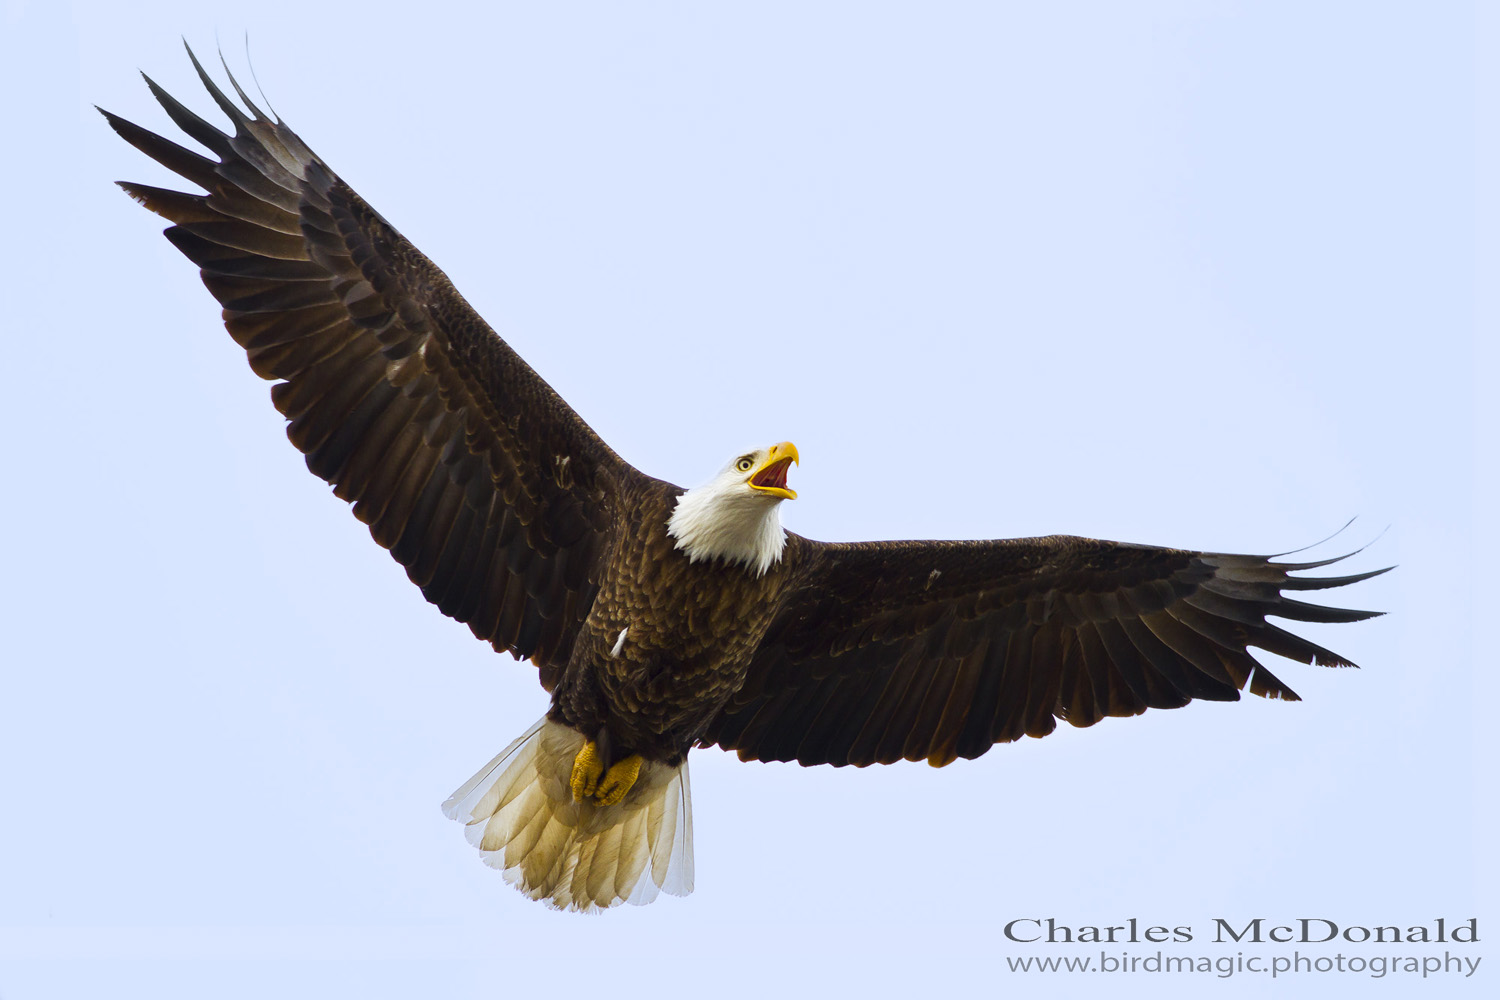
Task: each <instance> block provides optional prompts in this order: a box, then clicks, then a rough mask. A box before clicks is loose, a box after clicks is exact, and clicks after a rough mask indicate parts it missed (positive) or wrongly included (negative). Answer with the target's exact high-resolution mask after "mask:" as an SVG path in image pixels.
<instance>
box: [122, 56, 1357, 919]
mask: <svg viewBox="0 0 1500 1000" xmlns="http://www.w3.org/2000/svg"><path fill="white" fill-rule="evenodd" d="M188 55H189V57H190V58H192V59H193V65H194V66H195V67H196V69H197V71H198V75H199V77H200V78H201V79H202V81H203V84H204V86H205V87H206V88H207V89H208V92H209V93H210V94H211V95H212V97H213V99H214V101H215V102H217V104H218V105H219V107H220V108H221V109H222V110H223V112H224V114H225V115H227V116H228V118H229V120H230V122H231V123H232V125H233V131H232V133H231V134H226V133H224V132H222V131H220V130H219V129H218V128H216V127H215V126H214V125H212V124H210V123H208V122H206V121H205V120H204V119H202V118H200V117H199V116H198V115H196V114H194V113H193V112H192V111H190V110H188V108H187V107H186V106H184V105H183V104H181V103H180V102H178V101H177V100H176V99H175V98H173V97H172V96H171V95H169V94H168V93H166V92H165V91H164V90H162V88H160V87H159V86H157V85H156V83H154V82H153V81H152V80H151V79H150V78H149V77H147V78H146V83H147V86H149V87H150V88H151V92H152V93H153V94H154V95H155V97H156V99H157V100H158V101H159V102H160V103H161V105H162V107H163V108H164V109H165V110H166V113H167V116H168V117H170V118H171V119H172V121H173V122H175V123H176V124H177V126H178V127H179V128H181V129H182V131H183V132H185V133H187V135H189V136H190V137H192V138H193V139H195V140H196V141H197V142H198V143H199V144H201V145H202V146H203V147H204V148H206V149H207V150H208V151H209V152H210V153H212V154H213V156H214V157H216V158H217V159H213V158H209V157H206V156H203V155H201V154H200V153H198V152H195V151H192V150H189V149H187V148H185V147H183V146H180V145H178V144H177V143H175V142H172V141H170V140H168V139H165V138H163V137H162V136H160V135H157V134H155V133H153V132H150V131H147V130H146V129H144V128H141V127H140V126H138V125H135V124H132V123H131V122H129V121H126V120H124V119H122V118H119V117H117V116H115V115H112V114H110V113H109V112H103V113H104V116H105V118H107V119H108V121H109V124H110V125H111V126H112V127H113V128H114V130H115V131H116V132H117V133H119V135H120V136H121V137H122V138H124V139H125V141H126V142H129V143H130V144H131V145H133V146H134V147H136V148H137V149H138V150H140V151H141V152H143V153H145V154H146V155H147V156H149V157H151V158H152V159H154V160H156V161H157V162H159V163H161V164H162V165H164V166H166V167H168V168H169V169H171V170H173V171H175V172H176V173H177V174H180V175H181V176H182V177H183V178H184V179H185V180H187V181H189V182H191V183H192V184H194V185H196V186H197V187H199V188H201V189H202V190H203V191H205V192H206V193H205V194H186V193H181V192H178V191H173V190H167V189H164V188H159V187H153V186H149V185H146V184H136V183H122V184H121V187H123V188H124V189H125V191H126V192H127V193H129V194H130V195H131V196H132V197H133V198H135V199H136V200H137V201H139V202H140V203H141V204H143V205H145V206H146V207H147V208H149V209H151V210H152V211H153V212H156V213H158V214H160V215H162V216H165V217H166V218H167V219H169V220H171V222H172V223H173V225H172V226H171V228H169V229H167V230H166V236H167V239H169V240H170V241H171V242H172V244H173V245H174V246H176V247H177V249H179V250H181V251H182V253H183V254H185V255H186V256H187V257H188V258H189V259H190V260H192V261H193V263H195V264H197V265H198V267H199V268H200V269H201V274H202V277H203V283H204V284H205V285H207V286H208V290H209V291H210V292H212V293H213V295H214V297H215V298H217V299H218V300H219V302H220V303H221V304H222V305H223V307H224V311H223V316H224V323H225V325H226V326H227V327H228V329H229V334H230V336H232V337H233V338H234V340H235V342H236V343H238V344H239V345H240V346H241V347H242V348H244V349H245V351H246V353H247V354H248V356H249V360H250V367H251V368H252V369H254V371H255V373H256V374H257V375H259V376H261V377H262V378H265V379H270V380H273V381H274V382H275V383H276V384H275V386H274V387H273V388H272V390H271V399H272V401H273V402H274V403H275V405H276V408H277V409H278V410H280V411H281V413H282V414H283V415H285V417H286V419H287V420H288V422H289V423H288V426H287V436H288V437H290V438H291V441H292V444H294V445H296V446H297V448H298V449H299V450H300V451H301V452H302V453H303V454H304V455H305V456H306V459H307V466H308V468H309V469H311V470H312V471H313V473H315V474H316V475H318V476H320V477H322V478H323V479H325V480H327V481H328V482H329V483H331V484H332V485H333V492H334V493H335V494H336V495H337V496H339V497H341V498H342V499H344V500H346V501H348V502H349V503H350V504H352V505H353V507H354V516H355V517H357V518H359V519H360V520H361V521H363V522H364V523H365V524H367V525H368V526H369V529H370V534H371V535H372V536H374V539H375V541H376V542H378V543H379V544H381V545H382V546H384V547H385V548H387V549H389V550H390V552H391V555H393V556H394V557H395V558H396V561H397V562H399V563H401V565H402V566H404V567H406V572H407V575H408V576H409V577H410V578H411V580H412V582H413V583H415V584H416V585H417V586H418V587H420V588H421V589H422V594H423V596H425V597H426V598H427V600H429V601H431V602H432V603H433V604H435V605H437V607H438V609H439V610H440V611H442V612H443V613H444V614H445V615H448V616H449V617H452V618H456V619H457V620H459V621H461V622H463V623H465V624H467V625H468V626H469V628H470V629H471V630H472V631H473V633H474V635H475V636H477V637H478V638H480V639H482V640H484V641H485V642H488V643H490V644H492V645H493V646H494V648H495V649H496V650H503V651H506V652H509V653H510V654H511V655H513V656H515V657H517V658H518V659H528V660H530V661H531V662H532V663H533V664H534V665H535V666H536V668H537V670H538V673H539V674H540V680H541V683H542V687H543V688H544V689H545V690H546V691H548V692H549V693H550V694H551V704H550V706H549V707H548V709H547V712H546V715H545V716H543V718H542V719H541V720H540V721H538V722H537V723H536V724H535V725H534V726H532V727H531V728H530V729H529V730H527V731H526V732H525V733H523V734H522V735H521V736H520V738H518V739H517V740H516V741H515V742H513V743H512V744H511V745H510V746H508V747H507V748H506V749H504V750H503V751H501V753H500V754H499V755H498V756H496V757H495V759H494V760H492V761H490V763H489V764H487V765H486V766H485V767H484V768H483V769H482V770H480V772H479V773H478V774H476V775H474V777H473V778H471V779H470V780H469V781H468V782H467V783H465V784H464V785H463V786H462V787H461V788H459V789H458V790H457V791H456V792H454V793H453V796H452V797H451V798H450V799H449V800H448V801H447V802H446V803H444V806H443V808H444V811H445V812H446V813H447V815H449V816H450V817H452V818H454V819H456V820H459V821H460V822H462V823H463V824H465V827H466V832H467V835H468V839H469V841H470V842H471V843H472V844H473V845H474V846H475V847H477V848H478V849H479V850H480V852H481V853H482V855H483V858H484V860H485V862H486V863H487V864H489V865H491V866H493V867H495V868H498V869H500V870H501V871H502V872H504V874H505V877H506V879H507V880H508V881H510V882H512V883H513V884H515V885H516V886H517V887H518V888H519V889H520V890H521V891H522V892H524V893H526V894H527V895H528V896H530V897H532V898H533V899H540V900H545V901H547V902H548V903H550V904H551V905H553V906H557V907H561V908H564V909H574V910H595V909H600V908H604V907H610V906H614V905H616V904H618V903H621V902H629V903H637V904H639V903H646V902H650V901H651V900H652V899H654V898H655V897H656V895H657V894H658V892H659V891H663V890H664V891H666V892H669V893H675V894H678V895H685V894H687V893H688V892H690V891H691V890H692V887H693V855H692V820H691V814H690V794H689V788H688V773H687V757H688V753H689V751H690V750H692V749H693V748H694V747H708V746H715V745H717V746H720V747H723V748H724V749H726V750H733V751H735V752H736V753H738V754H739V756H740V759H742V760H747V761H748V760H767V761H771V760H774V761H797V762H798V763H800V764H804V765H814V764H832V765H834V766H835V767H841V766H844V765H846V764H853V765H855V766H856V767H863V766H865V765H868V764H877V763H878V764H889V763H892V762H895V761H898V760H911V761H918V760H926V761H927V762H928V763H930V764H933V765H935V766H939V767H941V766H942V765H944V764H947V763H949V762H950V761H952V760H954V759H955V758H958V757H968V758H972V757H978V756H979V755H980V754H982V753H984V752H985V751H987V750H988V749H989V748H990V747H991V746H993V745H994V744H996V743H1006V742H1010V741H1012V740H1016V739H1019V738H1020V737H1022V736H1034V737H1041V736H1046V735H1047V734H1048V733H1050V732H1052V730H1053V728H1054V727H1055V726H1056V725H1057V720H1059V719H1062V720H1065V721H1066V722H1068V723H1070V724H1072V725H1074V726H1092V725H1093V724H1094V723H1096V722H1098V721H1099V720H1100V719H1102V718H1104V717H1105V716H1129V715H1138V714H1140V713H1141V712H1143V711H1145V710H1146V709H1148V708H1177V707H1180V706H1182V705H1186V704H1187V703H1188V702H1190V701H1192V700H1194V699H1198V698H1201V699H1210V700H1216V701H1233V700H1236V699H1238V698H1239V693H1240V691H1241V690H1242V689H1244V688H1245V687H1247V686H1248V687H1249V689H1250V691H1251V692H1252V693H1254V694H1257V695H1261V696H1264V697H1270V698H1286V699H1295V698H1296V697H1297V695H1296V694H1295V693H1294V692H1293V691H1292V690H1291V688H1289V687H1288V686H1287V685H1286V684H1284V683H1283V682H1282V681H1281V680H1280V679H1279V678H1278V677H1276V676H1275V675H1274V674H1272V673H1271V671H1270V670H1268V669H1267V668H1266V667H1265V666H1264V665H1263V664H1261V663H1260V662H1258V661H1257V660H1256V659H1255V658H1254V657H1252V656H1251V654H1250V653H1249V651H1248V647H1251V646H1254V647H1256V648H1258V649H1261V650H1265V651H1267V652H1270V653H1275V654H1278V655H1281V656H1285V657H1289V658H1291V659H1293V660H1300V661H1302V662H1303V663H1318V664H1322V665H1330V666H1349V665H1351V664H1349V662H1348V661H1347V660H1345V659H1343V658H1342V657H1340V656H1338V655H1337V654H1335V653H1333V652H1330V651H1329V650H1327V649H1324V648H1322V647H1321V646H1318V645H1316V644H1314V643H1312V642H1309V641H1307V640H1306V639H1303V638H1300V637H1298V636H1297V635H1294V634H1293V633H1291V632H1288V631H1286V630H1284V629H1282V628H1280V627H1278V626H1277V625H1274V624H1272V623H1271V622H1269V621H1267V618H1268V617H1275V618H1280V619H1291V620H1293V621H1303V622H1352V621H1359V620H1361V619H1364V618H1368V617H1371V616H1372V614H1373V612H1366V611H1346V610H1342V609H1338V608H1330V607H1325V606H1322V605H1317V604H1309V603H1306V602H1303V601H1299V600H1295V599H1293V598H1290V597H1287V596H1285V592H1288V591H1290V592H1297V591H1305V590H1320V589H1324V588H1329V587H1340V586H1343V585H1345V584H1350V583H1354V582H1356V581H1358V580H1364V579H1367V578H1369V577H1372V576H1375V575H1376V574H1377V573H1381V572H1384V570H1375V571H1373V572H1368V573H1357V574H1353V575H1348V576H1323V577H1308V576H1293V575H1292V574H1293V573H1296V572H1298V571H1303V570H1310V569H1313V568H1315V567H1319V566H1325V565H1327V564H1329V563H1333V562H1337V561H1338V560H1337V559H1325V560H1321V561H1317V562H1301V563H1293V562H1276V561H1273V559H1274V558H1275V557H1268V556H1253V555H1229V554H1224V553H1215V552H1192V551H1185V550H1180V549H1167V548H1158V547H1155V546H1149V545H1131V544H1125V543H1121V542H1109V541H1101V540H1097V539H1091V538H1075V537H1068V536H1061V535H1054V536H1050V537H1047V538H1020V539H1002V540H992V541H901V542H859V543H829V542H818V541H813V540H812V539H809V538H803V537H801V536H800V535H796V534H794V533H791V532H788V531H786V530H784V529H783V528H782V527H781V523H780V519H779V514H778V511H779V508H780V506H781V503H782V502H783V501H785V500H788V499H792V498H794V497H795V496H796V493H795V492H793V491H792V489H791V488H790V486H788V484H787V472H788V469H789V467H790V466H791V465H793V464H795V463H796V462H797V461H798V459H799V456H798V454H797V449H796V447H795V446H793V445H792V444H791V443H790V442H781V443H779V444H773V445H769V446H767V447H763V448H757V449H754V450H750V451H746V452H744V453H743V454H736V455H734V456H733V457H731V458H730V459H729V462H728V463H727V464H726V465H725V466H724V467H723V468H722V469H721V470H720V471H719V472H718V474H717V475H715V476H714V477H713V478H712V479H710V480H709V481H708V482H707V483H705V484H703V485H702V486H698V487H695V488H694V489H690V490H684V489H682V488H681V487H678V486H674V485H672V484H671V483H667V482H663V481H661V480H659V479H653V478H652V477H650V476H648V475H646V474H644V473H642V472H640V471H639V470H637V469H636V468H634V467H633V466H631V465H630V464H629V463H627V462H626V461H624V460H623V459H621V458H620V457H619V456H618V455H616V454H615V452H614V451H613V450H611V449H610V447H609V446H608V445H607V444H605V443H604V442H603V441H602V440H600V438H599V437H598V435H596V434H595V433H594V432H593V430H591V429H590V428H589V426H588V424H586V423H584V421H583V420H582V419H581V418H580V417H579V415H578V414H577V413H575V412H574V411H573V409H572V408H571V407H570V406H568V404H567V403H565V402H564V401H563V400H562V399H561V398H560V397H559V396H558V395H557V393H556V392H554V391H553V390H552V388H551V387H550V386H549V385H548V384H547V383H546V382H544V381H543V380H542V378H541V377H540V376H538V375H537V373H536V372H534V371H533V370H532V369H531V368H530V366H528V365H527V364H526V362H525V361H523V360H522V359H521V358H520V357H519V356H518V355H517V354H516V352H515V351H513V350H511V348H510V347H509V346H508V345H507V344H506V343H505V342H504V341H503V340H501V339H500V337H499V336H498V335H497V334H496V333H495V332H494V331H493V330H492V329H490V327H489V326H488V325H487V324H486V323H485V322H484V320H483V319H481V318H480V317H479V315H478V314H477V313H476V312H475V311H474V310H473V309H472V308H471V307H470V306H469V304H468V303H467V302H466V301H465V300H464V298H463V296H461V295H460V294H459V293H458V291H457V290H456V289H455V288H454V287H453V285H452V284H451V283H449V281H448V279H447V277H446V276H445V275H444V274H443V272H442V271H440V270H438V268H437V267H436V266H435V265H434V264H433V263H432V262H431V261H430V260H428V259H427V258H426V257H425V256H423V255H422V253H421V252H420V251H418V250H417V248H416V247H414V246H412V245H411V243H409V242H407V240H406V239H405V238H403V237H402V235H401V234H400V233H399V232H397V231H396V229H395V228H394V227H393V226H392V225H391V224H390V223H388V222H387V221H386V220H385V219H384V218H383V217H382V216H381V215H380V214H379V213H378V212H376V211H375V210H374V209H373V208H371V207H370V206H369V205H368V204H367V203H366V202H365V201H364V199H363V198H361V197H360V196H359V195H357V194H355V193H354V191H353V190H351V189H350V188H349V186H348V185H346V184H345V183H344V182H343V181H342V180H340V179H339V177H338V175H337V174H335V173H334V172H333V171H332V170H331V169H330V168H329V167H328V166H327V165H326V164H325V163H324V162H323V161H322V160H321V159H319V158H318V156H317V155H315V154H314V153H313V152H312V150H310V149H308V147H307V146H306V145H304V144H303V142H302V140H301V139H299V138H298V137H297V135H296V134H295V133H293V132H292V131H291V130H290V129H289V128H287V127H286V125H284V124H283V123H282V122H281V121H280V120H279V119H278V118H276V117H275V116H273V115H267V114H265V113H263V112H262V111H261V110H260V109H259V108H257V107H256V106H255V104H254V103H252V102H251V101H250V99H249V98H248V97H247V95H246V94H245V92H244V90H243V89H242V88H241V87H240V86H239V84H238V83H237V82H236V81H235V80H234V78H233V77H232V76H231V77H230V83H231V85H232V86H233V88H234V90H235V92H236V93H237V94H238V95H239V99H240V102H242V103H236V102H235V101H234V100H232V99H231V98H229V97H228V96H226V94H225V93H224V92H223V91H222V90H221V89H220V88H219V87H218V86H216V85H215V83H214V82H213V80H212V79H211V78H210V77H209V75H208V74H207V73H206V72H205V71H204V69H203V67H202V66H201V65H200V64H199V62H198V60H197V58H196V57H193V54H192V52H191V50H189V53H188ZM226 72H227V67H226ZM101 111H102V109H101ZM1340 558H1343V557H1340Z"/></svg>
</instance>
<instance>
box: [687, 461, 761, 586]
mask: <svg viewBox="0 0 1500 1000" xmlns="http://www.w3.org/2000/svg"><path fill="white" fill-rule="evenodd" d="M726 478H727V477H725V476H723V475H720V476H718V477H717V478H715V479H713V480H711V481H709V482H707V483H705V484H703V485H702V486H698V487H695V488H694V489H691V490H688V491H687V492H686V493H684V494H683V495H682V496H680V497H678V498H677V507H676V509H674V510H673V511H672V516H671V517H669V518H668V519H667V534H668V535H670V536H672V537H673V538H675V539H676V540H677V548H679V549H681V550H682V552H683V553H684V554H685V555H686V556H687V557H688V561H689V562H698V561H700V560H710V559H722V560H724V562H725V563H727V564H729V565H735V564H739V565H742V566H744V567H745V568H746V569H747V570H749V571H750V572H751V573H753V574H754V575H755V576H764V575H765V573H766V570H768V569H770V568H771V567H772V566H774V565H776V563H777V562H779V561H780V560H781V552H782V550H783V549H784V548H786V530H785V529H783V528H782V527H781V515H780V514H779V513H778V512H777V508H779V507H780V506H781V500H780V498H779V497H772V496H766V495H765V494H762V493H758V492H756V491H754V490H750V489H746V488H745V485H744V482H743V477H737V478H735V479H732V480H730V481H728V482H726Z"/></svg>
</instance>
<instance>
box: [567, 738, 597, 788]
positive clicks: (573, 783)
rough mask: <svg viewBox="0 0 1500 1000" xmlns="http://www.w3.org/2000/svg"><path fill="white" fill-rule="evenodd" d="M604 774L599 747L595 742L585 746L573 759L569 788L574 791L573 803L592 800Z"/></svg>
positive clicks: (590, 741) (591, 741)
mask: <svg viewBox="0 0 1500 1000" xmlns="http://www.w3.org/2000/svg"><path fill="white" fill-rule="evenodd" d="M603 773H604V763H603V761H601V760H600V759H599V747H598V746H597V745H596V744H595V743H594V741H593V740H589V741H587V742H586V743H584V745H583V749H582V750H580V751H578V755H577V756H576V757H574V758H573V776H572V777H571V778H569V779H568V787H569V788H571V789H572V790H573V801H574V802H582V801H583V800H584V799H586V798H591V797H592V796H593V794H594V792H595V791H596V790H597V789H598V787H599V776H600V775H601V774H603Z"/></svg>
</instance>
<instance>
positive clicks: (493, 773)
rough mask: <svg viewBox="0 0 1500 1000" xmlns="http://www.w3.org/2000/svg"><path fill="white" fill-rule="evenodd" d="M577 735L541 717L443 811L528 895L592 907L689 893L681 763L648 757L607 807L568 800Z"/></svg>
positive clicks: (687, 793)
mask: <svg viewBox="0 0 1500 1000" xmlns="http://www.w3.org/2000/svg"><path fill="white" fill-rule="evenodd" d="M583 742H584V740H583V736H582V734H580V733H578V732H576V731H574V730H572V729H569V728H568V727H567V726H563V725H560V724H558V723H555V722H549V721H547V720H546V719H542V720H541V721H539V722H537V724H536V725H534V726H532V727H531V728H530V729H528V730H526V732H524V733H522V734H521V736H520V738H519V739H517V740H516V741H515V742H514V743H512V744H511V745H510V746H508V747H506V748H505V749H504V750H502V751H501V752H500V754H499V755H498V756H496V757H495V759H494V760H492V761H490V762H489V763H488V764H486V765H485V766H484V767H483V768H482V769H481V770H480V771H479V773H478V774H476V775H474V777H472V778H470V779H469V780H468V781H466V782H464V784H463V786H462V787H461V788H459V790H458V791H456V792H454V793H453V794H452V795H451V796H449V797H448V801H447V802H444V803H443V814H444V815H446V816H447V817H448V818H449V819H456V820H458V821H459V822H461V823H464V824H465V829H464V836H465V837H467V838H468V841H469V843H471V844H473V845H474V846H475V847H477V848H479V850H480V853H481V854H483V855H484V863H485V864H487V865H489V866H490V867H491V868H498V869H500V871H501V872H503V873H504V875H505V880H506V881H507V882H509V883H511V884H512V885H514V886H515V887H516V888H518V889H520V890H521V891H522V892H524V893H525V894H526V895H528V896H530V897H531V898H532V899H540V900H545V901H546V902H547V903H549V904H550V905H552V906H555V907H557V908H558V909H563V910H581V911H584V912H592V911H595V910H601V909H605V908H608V907H611V906H617V905H619V904H620V903H633V904H635V905H637V906H639V905H642V904H644V903H649V902H651V901H652V900H653V899H655V898H656V896H657V893H658V892H667V893H670V894H672V895H674V896H686V895H687V894H688V893H690V892H692V891H693V816H692V792H691V790H690V789H689V787H688V771H687V762H686V761H684V762H683V763H682V764H681V765H680V766H678V767H668V766H667V765H665V764H658V763H653V762H650V761H648V762H646V764H645V765H644V766H642V768H641V772H640V775H639V777H637V778H636V782H635V785H634V786H633V787H632V788H631V789H630V791H629V792H628V793H627V794H626V796H625V798H624V799H623V800H622V801H620V802H618V803H616V804H615V805H612V806H598V805H595V804H593V803H591V802H575V801H573V793H572V791H571V789H570V788H569V785H568V781H569V778H570V777H571V776H572V773H573V758H574V757H575V756H577V754H578V751H579V750H580V749H582V747H583Z"/></svg>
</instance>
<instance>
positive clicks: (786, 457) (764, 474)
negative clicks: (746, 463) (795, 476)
mask: <svg viewBox="0 0 1500 1000" xmlns="http://www.w3.org/2000/svg"><path fill="white" fill-rule="evenodd" d="M793 462H796V463H797V464H798V465H801V464H802V463H801V456H799V455H798V454H797V446H796V445H794V444H792V442H790V441H783V442H781V443H780V444H773V445H771V454H770V455H769V456H767V458H766V461H765V464H764V465H762V466H761V467H760V468H759V469H756V470H755V475H753V476H751V477H750V480H749V483H750V488H751V489H754V490H760V491H761V492H762V493H769V494H771V495H772V496H775V497H781V499H783V500H795V499H797V491H796V490H792V489H788V488H787V485H786V471H787V469H788V468H790V467H791V465H792V463H793Z"/></svg>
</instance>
